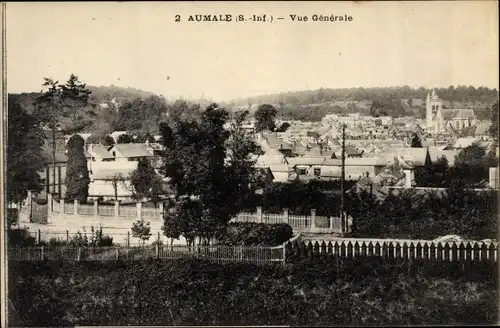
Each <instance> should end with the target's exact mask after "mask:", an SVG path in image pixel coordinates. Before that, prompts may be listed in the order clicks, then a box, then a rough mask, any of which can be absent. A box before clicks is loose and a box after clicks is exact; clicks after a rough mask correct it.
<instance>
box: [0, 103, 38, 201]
mask: <svg viewBox="0 0 500 328" xmlns="http://www.w3.org/2000/svg"><path fill="white" fill-rule="evenodd" d="M8 103H9V110H8V121H7V122H8V139H7V140H8V143H7V147H6V148H7V186H6V193H7V202H13V203H21V202H22V201H23V200H24V199H26V196H27V194H28V190H32V191H34V192H39V191H41V190H42V189H43V180H42V179H41V178H40V175H39V173H38V172H41V171H43V168H44V163H45V159H44V158H43V155H42V146H43V144H44V135H43V131H42V129H41V128H40V124H39V123H40V121H39V120H38V119H37V118H36V117H35V116H33V115H30V114H28V113H27V112H26V111H25V110H24V109H23V108H22V107H21V106H20V104H19V99H18V98H16V97H14V96H12V95H9V97H8Z"/></svg>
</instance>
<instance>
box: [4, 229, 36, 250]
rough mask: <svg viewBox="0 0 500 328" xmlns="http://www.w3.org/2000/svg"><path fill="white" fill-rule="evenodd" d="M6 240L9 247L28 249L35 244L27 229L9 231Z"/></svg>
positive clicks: (34, 239)
mask: <svg viewBox="0 0 500 328" xmlns="http://www.w3.org/2000/svg"><path fill="white" fill-rule="evenodd" d="M7 238H8V245H9V247H29V246H34V245H35V244H36V238H35V237H32V236H31V235H30V233H29V231H28V229H9V230H8V231H7Z"/></svg>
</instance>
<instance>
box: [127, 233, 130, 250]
mask: <svg viewBox="0 0 500 328" xmlns="http://www.w3.org/2000/svg"><path fill="white" fill-rule="evenodd" d="M127 247H130V231H127Z"/></svg>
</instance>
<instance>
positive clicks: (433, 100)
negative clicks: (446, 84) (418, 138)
mask: <svg viewBox="0 0 500 328" xmlns="http://www.w3.org/2000/svg"><path fill="white" fill-rule="evenodd" d="M425 106H426V115H425V118H426V122H427V128H430V127H431V126H433V125H434V124H433V123H434V121H435V120H436V119H437V117H435V116H436V114H437V112H438V111H441V109H442V108H443V105H442V102H441V100H440V99H439V98H438V96H437V95H436V91H434V90H432V95H429V94H427V99H426V101H425Z"/></svg>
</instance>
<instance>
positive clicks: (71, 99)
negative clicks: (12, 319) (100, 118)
mask: <svg viewBox="0 0 500 328" xmlns="http://www.w3.org/2000/svg"><path fill="white" fill-rule="evenodd" d="M60 89H61V92H60V94H61V100H62V110H63V115H62V117H61V119H62V124H63V130H64V131H68V132H79V131H82V130H83V129H85V128H87V127H89V126H90V125H92V118H94V117H95V116H96V114H95V113H94V111H93V108H92V106H90V104H89V96H90V94H91V92H90V90H88V89H87V86H86V84H85V83H82V82H81V81H80V80H79V78H78V76H76V75H74V74H71V75H70V77H69V79H68V80H67V81H66V83H65V84H64V85H61V86H60Z"/></svg>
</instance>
